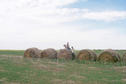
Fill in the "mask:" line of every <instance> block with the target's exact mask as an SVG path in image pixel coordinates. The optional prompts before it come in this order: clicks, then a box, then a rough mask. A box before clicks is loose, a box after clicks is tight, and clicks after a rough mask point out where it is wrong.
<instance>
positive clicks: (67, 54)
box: [57, 49, 72, 60]
mask: <svg viewBox="0 0 126 84" xmlns="http://www.w3.org/2000/svg"><path fill="white" fill-rule="evenodd" d="M57 58H58V59H66V60H72V51H70V50H68V49H60V50H59V52H58V54H57Z"/></svg>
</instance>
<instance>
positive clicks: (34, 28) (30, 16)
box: [0, 0, 126, 49]
mask: <svg viewBox="0 0 126 84" xmlns="http://www.w3.org/2000/svg"><path fill="white" fill-rule="evenodd" d="M77 1H78V0H0V29H1V31H0V40H1V41H0V48H1V49H7V48H10V49H26V48H28V47H34V46H35V47H38V48H42V49H43V48H47V47H53V48H62V44H63V43H65V42H67V41H70V42H73V45H76V44H77V46H75V48H77V49H81V48H109V46H111V48H124V46H125V45H126V44H125V43H126V40H125V39H123V38H124V37H125V35H120V34H119V32H118V33H117V31H116V30H114V29H113V30H110V29H109V30H108V29H105V30H86V31H83V32H82V31H76V29H77V28H80V27H78V26H70V25H65V24H63V23H68V24H69V22H72V21H77V20H80V19H90V20H98V21H99V20H100V21H115V20H121V19H125V18H126V12H125V11H101V12H95V11H90V10H89V9H80V8H66V7H64V6H66V5H70V4H73V3H76V2H77ZM84 1H86V0H84ZM83 29H84V30H85V29H86V28H85V27H83ZM117 37H118V39H119V40H118V39H116V38H117ZM99 39H100V40H99ZM113 41H114V43H113ZM119 43H121V45H120V44H119ZM59 46H60V47H59Z"/></svg>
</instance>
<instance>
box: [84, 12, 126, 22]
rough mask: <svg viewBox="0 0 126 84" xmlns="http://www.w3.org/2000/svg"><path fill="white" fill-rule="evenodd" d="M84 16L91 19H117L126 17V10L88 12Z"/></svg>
mask: <svg viewBox="0 0 126 84" xmlns="http://www.w3.org/2000/svg"><path fill="white" fill-rule="evenodd" d="M82 17H83V18H86V19H90V20H100V21H116V20H121V19H126V11H102V12H86V13H84V14H83V16H82Z"/></svg>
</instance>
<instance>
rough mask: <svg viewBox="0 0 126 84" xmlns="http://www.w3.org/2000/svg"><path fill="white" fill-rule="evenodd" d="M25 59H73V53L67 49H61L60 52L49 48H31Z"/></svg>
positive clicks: (26, 52)
mask: <svg viewBox="0 0 126 84" xmlns="http://www.w3.org/2000/svg"><path fill="white" fill-rule="evenodd" d="M24 57H28V58H49V59H57V58H58V59H66V60H68V59H72V52H71V51H70V50H67V49H60V50H59V51H58V52H57V51H56V50H55V49H52V48H48V49H45V50H39V49H37V48H29V49H27V50H26V51H25V52H24Z"/></svg>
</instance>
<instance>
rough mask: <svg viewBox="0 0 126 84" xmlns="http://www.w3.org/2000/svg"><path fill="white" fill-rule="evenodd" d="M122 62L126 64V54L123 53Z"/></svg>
mask: <svg viewBox="0 0 126 84" xmlns="http://www.w3.org/2000/svg"><path fill="white" fill-rule="evenodd" d="M122 60H123V62H124V63H126V53H124V55H123V58H122Z"/></svg>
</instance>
